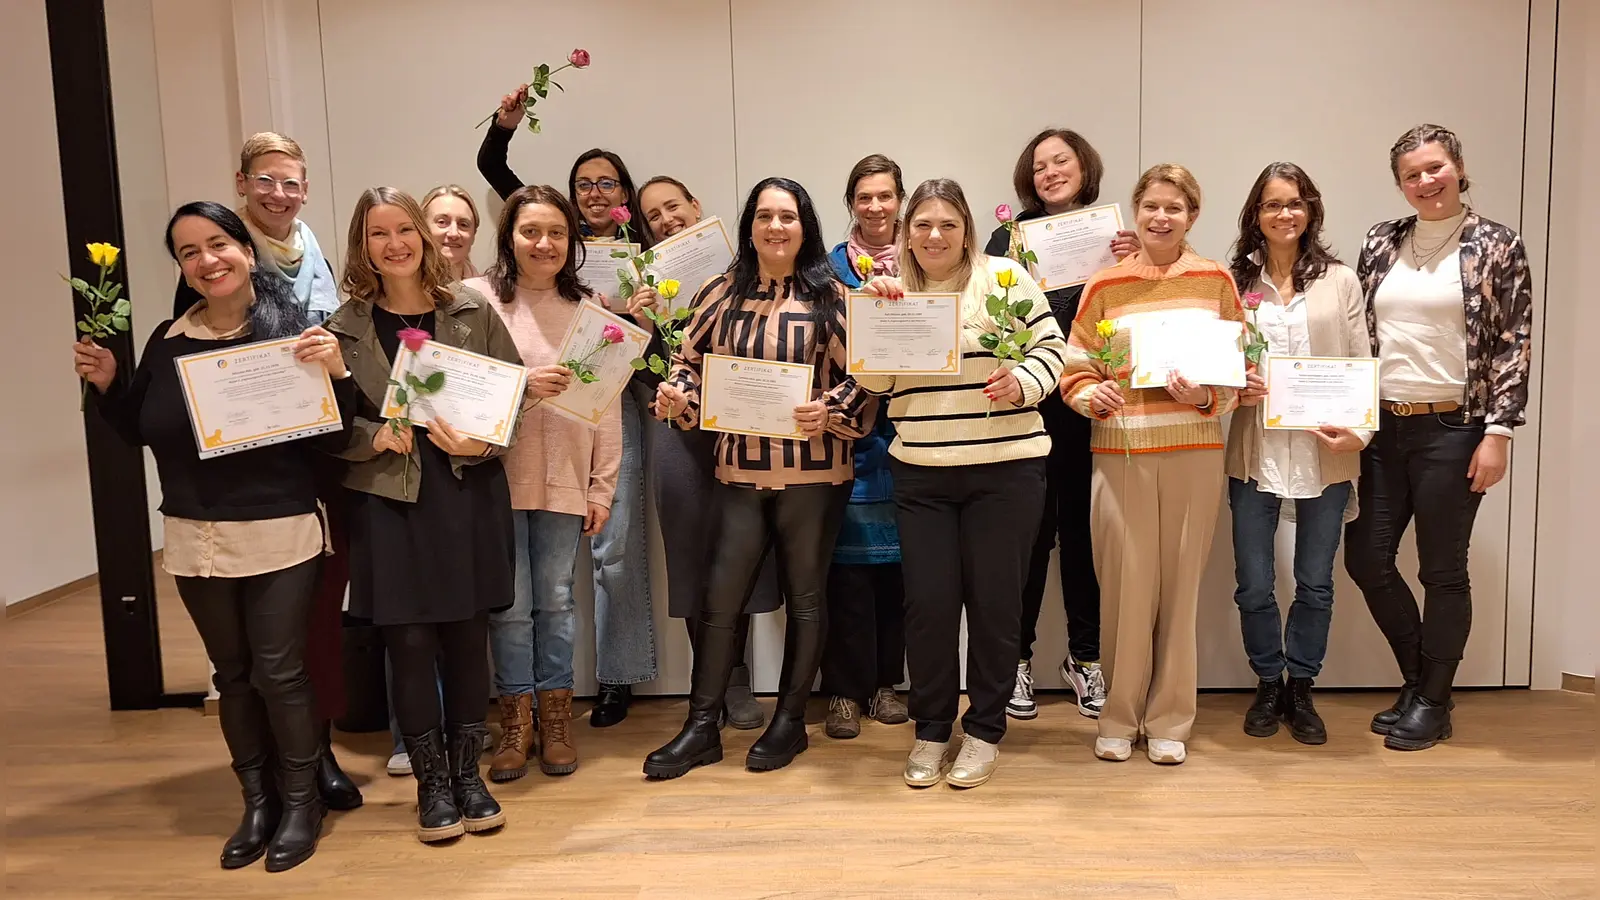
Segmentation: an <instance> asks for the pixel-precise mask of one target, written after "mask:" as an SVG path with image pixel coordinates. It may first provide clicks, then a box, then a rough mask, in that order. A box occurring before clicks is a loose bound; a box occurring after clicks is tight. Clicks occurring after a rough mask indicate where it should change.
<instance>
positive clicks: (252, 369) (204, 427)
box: [174, 335, 344, 459]
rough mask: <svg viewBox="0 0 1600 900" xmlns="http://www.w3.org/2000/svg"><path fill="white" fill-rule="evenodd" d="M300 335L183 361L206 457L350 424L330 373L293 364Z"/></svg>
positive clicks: (181, 373) (182, 377) (181, 370)
mask: <svg viewBox="0 0 1600 900" xmlns="http://www.w3.org/2000/svg"><path fill="white" fill-rule="evenodd" d="M299 340H300V336H299V335H296V336H295V337H288V338H283V339H281V340H276V341H262V342H260V343H255V344H244V345H242V346H238V347H230V348H228V349H226V350H213V351H210V352H206V353H193V354H190V355H188V356H180V357H178V358H177V359H176V360H174V362H175V363H176V364H177V367H178V381H179V383H180V384H181V385H182V386H183V397H184V401H185V403H186V404H187V405H188V407H189V421H190V423H191V424H192V425H193V426H194V433H195V444H196V446H197V447H198V449H199V451H200V458H201V459H210V458H211V457H213V456H221V455H223V454H227V453H237V452H239V451H241V450H249V449H251V448H252V447H263V446H266V445H268V444H277V443H281V442H283V441H292V440H297V439H299V438H305V437H311V436H312V435H317V434H323V433H325V432H329V431H338V430H340V429H341V428H343V427H344V425H343V423H342V422H341V420H340V418H339V404H338V401H337V400H336V399H335V398H334V394H333V381H332V380H331V379H330V378H329V376H328V372H327V369H325V368H324V367H323V366H321V365H318V364H316V363H303V362H299V361H297V360H296V359H295V354H294V346H295V344H296V342H298V341H299Z"/></svg>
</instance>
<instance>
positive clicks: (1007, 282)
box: [994, 269, 1017, 288]
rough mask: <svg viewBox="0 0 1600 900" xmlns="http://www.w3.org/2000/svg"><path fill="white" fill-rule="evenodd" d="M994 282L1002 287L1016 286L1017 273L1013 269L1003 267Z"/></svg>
mask: <svg viewBox="0 0 1600 900" xmlns="http://www.w3.org/2000/svg"><path fill="white" fill-rule="evenodd" d="M994 283H995V284H998V285H1000V286H1001V287H1002V288H1014V287H1016V286H1017V273H1016V272H1014V271H1012V270H1011V269H1001V270H1000V272H999V274H997V275H995V276H994Z"/></svg>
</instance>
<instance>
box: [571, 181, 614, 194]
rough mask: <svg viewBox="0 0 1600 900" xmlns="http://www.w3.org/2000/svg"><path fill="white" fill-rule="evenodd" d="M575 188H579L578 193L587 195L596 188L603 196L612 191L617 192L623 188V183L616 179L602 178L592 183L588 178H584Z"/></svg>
mask: <svg viewBox="0 0 1600 900" xmlns="http://www.w3.org/2000/svg"><path fill="white" fill-rule="evenodd" d="M573 187H575V188H577V189H578V193H580V194H587V193H589V192H590V191H592V190H594V189H595V188H599V189H600V193H602V194H609V193H611V192H612V191H615V190H616V189H617V188H619V187H622V182H620V181H618V180H616V179H615V178H602V179H600V180H599V181H590V180H589V179H587V178H582V179H579V180H578V182H577V183H576V184H574V185H573Z"/></svg>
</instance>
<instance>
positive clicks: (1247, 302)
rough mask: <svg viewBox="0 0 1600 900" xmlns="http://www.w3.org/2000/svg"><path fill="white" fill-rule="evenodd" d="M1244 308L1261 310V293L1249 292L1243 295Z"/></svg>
mask: <svg viewBox="0 0 1600 900" xmlns="http://www.w3.org/2000/svg"><path fill="white" fill-rule="evenodd" d="M1244 308H1245V309H1260V308H1261V292H1260V291H1251V292H1249V293H1247V294H1245V295H1244Z"/></svg>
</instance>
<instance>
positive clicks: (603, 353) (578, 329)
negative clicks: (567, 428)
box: [540, 303, 650, 428]
mask: <svg viewBox="0 0 1600 900" xmlns="http://www.w3.org/2000/svg"><path fill="white" fill-rule="evenodd" d="M608 325H615V326H617V328H618V329H619V330H620V331H621V332H622V340H621V341H618V342H615V343H612V342H610V341H607V340H606V339H605V330H606V326H608ZM649 347H650V332H648V331H645V330H644V329H643V328H640V327H639V326H637V325H635V324H633V323H632V322H629V321H628V320H627V319H624V318H622V317H620V316H618V315H617V314H616V313H613V312H611V311H610V310H607V309H604V308H602V307H601V306H600V305H599V304H597V303H585V304H583V305H582V306H581V307H579V309H578V312H577V314H576V315H574V316H573V317H572V324H571V325H569V326H567V335H566V337H565V338H563V339H562V341H561V349H560V350H559V351H558V352H557V353H556V357H555V359H552V360H550V362H551V363H552V364H554V363H558V362H561V361H562V360H570V359H576V360H582V359H585V358H587V363H588V368H589V370H590V372H591V374H592V375H593V377H594V380H593V381H590V382H584V381H583V380H582V379H579V378H573V379H572V384H571V385H569V386H568V387H567V389H566V390H564V391H562V392H561V393H559V394H557V395H556V396H554V397H551V398H549V399H547V400H543V401H541V402H540V406H541V407H542V408H544V409H548V410H550V411H551V412H554V413H559V414H561V415H562V416H565V417H566V418H568V419H572V420H574V421H577V422H582V423H583V424H585V425H587V426H589V427H590V428H599V427H600V420H601V419H602V418H604V417H605V414H606V410H608V409H610V408H611V404H613V403H616V402H617V397H619V396H620V395H621V394H622V389H623V388H625V387H627V386H628V379H630V378H632V377H633V371H634V370H633V361H634V360H636V359H638V358H639V357H641V356H643V355H644V352H645V350H647V349H648V348H649Z"/></svg>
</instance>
